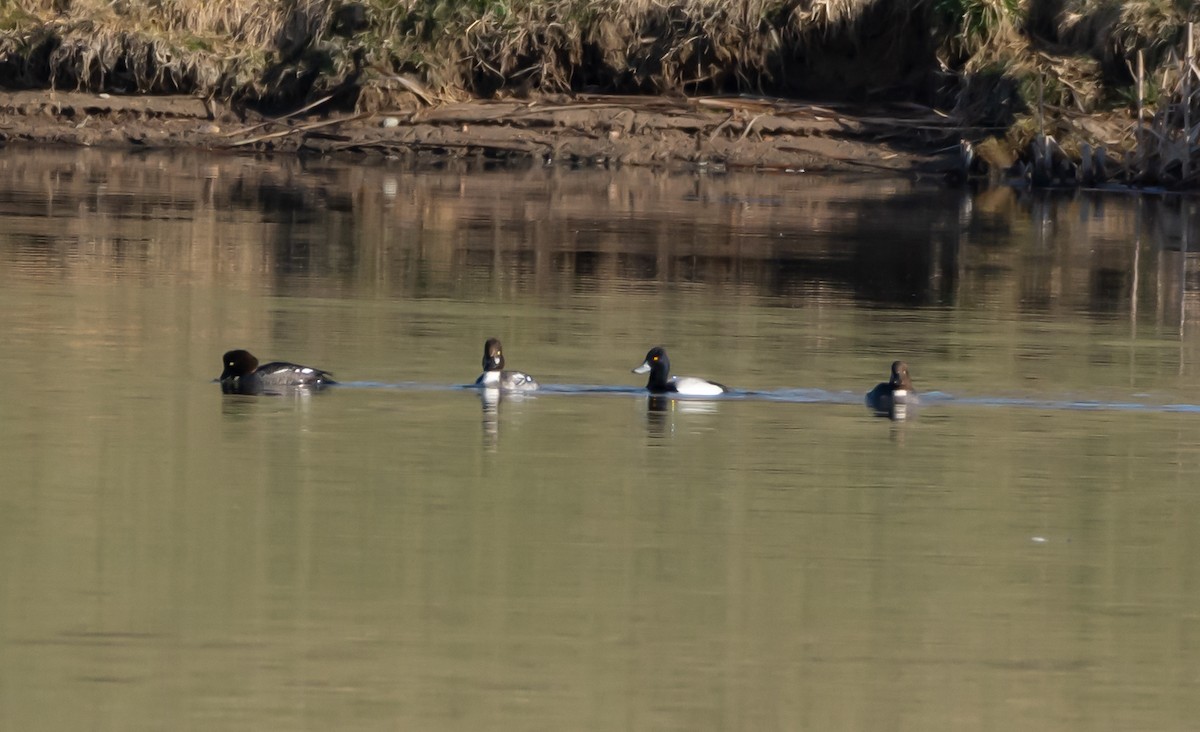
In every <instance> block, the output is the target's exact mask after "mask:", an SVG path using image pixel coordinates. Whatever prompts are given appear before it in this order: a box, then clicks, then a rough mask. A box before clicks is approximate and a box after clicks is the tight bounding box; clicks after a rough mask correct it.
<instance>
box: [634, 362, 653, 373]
mask: <svg viewBox="0 0 1200 732" xmlns="http://www.w3.org/2000/svg"><path fill="white" fill-rule="evenodd" d="M649 371H650V362H649V361H642V365H641V366H638V367H637V368H636V369H633V373H635V374H645V373H648V372H649Z"/></svg>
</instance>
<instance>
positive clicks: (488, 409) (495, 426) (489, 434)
mask: <svg viewBox="0 0 1200 732" xmlns="http://www.w3.org/2000/svg"><path fill="white" fill-rule="evenodd" d="M533 398H534V397H533V395H531V394H523V393H521V392H506V391H502V390H500V389H488V388H481V389H480V390H479V404H480V406H481V407H482V416H481V417H480V423H479V424H480V426H481V427H482V428H483V431H482V434H483V446H484V447H485V448H487V449H489V450H495V449H496V448H497V447H499V444H500V405H501V404H510V405H511V404H519V403H521V402H523V401H525V400H526V399H533Z"/></svg>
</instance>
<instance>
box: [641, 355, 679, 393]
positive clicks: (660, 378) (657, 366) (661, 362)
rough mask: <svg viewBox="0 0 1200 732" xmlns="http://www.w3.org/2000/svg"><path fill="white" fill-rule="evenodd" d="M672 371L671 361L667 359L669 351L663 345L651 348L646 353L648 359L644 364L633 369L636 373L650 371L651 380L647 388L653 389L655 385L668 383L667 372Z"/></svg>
mask: <svg viewBox="0 0 1200 732" xmlns="http://www.w3.org/2000/svg"><path fill="white" fill-rule="evenodd" d="M670 371H671V362H670V361H669V360H667V352H666V350H665V349H664V348H663V347H662V346H655V347H654V348H651V349H650V351H649V353H647V354H646V360H645V361H642V365H641V366H638V367H637V368H636V369H634V370H633V373H635V374H644V373H646V372H649V373H650V382H649V383H648V384H647V388H649V389H651V390H653V389H654V387H655V385H659V386H661V385H663V384H666V383H667V374H668V373H670Z"/></svg>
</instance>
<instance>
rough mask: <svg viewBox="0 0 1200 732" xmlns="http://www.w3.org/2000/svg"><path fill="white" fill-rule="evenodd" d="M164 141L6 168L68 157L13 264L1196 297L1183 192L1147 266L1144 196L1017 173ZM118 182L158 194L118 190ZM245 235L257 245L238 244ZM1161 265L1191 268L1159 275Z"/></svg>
mask: <svg viewBox="0 0 1200 732" xmlns="http://www.w3.org/2000/svg"><path fill="white" fill-rule="evenodd" d="M79 156H82V158H83V160H84V161H86V162H84V163H80V162H79V161H80V157H79ZM14 159H15V158H14ZM163 160H166V161H168V162H164V163H163V164H161V165H160V164H155V165H130V164H129V163H128V160H127V159H126V158H125V157H124V156H123V155H122V154H121V153H117V152H104V151H85V152H80V153H76V152H70V151H64V152H58V153H46V152H42V153H39V154H37V155H35V156H30V157H29V158H28V159H27V160H26V162H24V163H22V164H20V165H14V166H11V167H6V168H4V169H3V170H4V171H5V172H4V175H5V178H4V179H3V180H0V190H3V191H22V190H30V189H31V188H33V187H35V186H36V185H38V184H37V183H36V181H39V180H42V179H43V177H44V175H45V170H46V169H47V168H49V169H52V170H54V171H55V175H54V177H55V180H57V181H59V184H58V186H57V188H56V190H55V195H54V196H53V198H52V200H51V201H50V203H48V205H49V206H50V209H49V211H48V215H45V216H37V217H29V218H17V219H13V222H14V223H13V225H12V226H10V229H9V231H8V233H7V234H6V235H5V236H4V237H0V263H7V264H6V266H5V267H4V269H6V270H7V271H13V272H21V271H25V270H26V268H25V267H24V266H23V263H24V260H22V259H21V258H22V257H30V256H32V257H35V258H37V257H45V256H50V255H53V256H55V257H59V258H62V259H63V260H64V261H65V262H67V264H66V268H67V272H68V275H67V276H69V277H71V278H75V279H79V280H84V281H93V280H96V281H103V280H104V278H107V277H110V276H111V273H112V272H114V271H123V272H128V273H129V274H131V275H136V276H143V275H146V274H150V273H154V272H176V273H178V276H186V277H188V278H189V279H194V280H205V279H211V280H220V281H222V282H225V283H227V284H229V285H232V286H235V287H244V288H247V289H254V288H257V287H260V286H261V283H263V282H269V283H271V286H272V287H273V288H275V289H277V291H279V292H280V293H282V294H311V295H322V296H339V295H340V294H341V293H344V292H346V291H348V290H350V289H356V288H360V287H365V288H367V290H368V291H369V292H371V293H377V294H379V295H382V296H389V297H391V296H401V297H428V296H435V297H451V298H466V299H471V298H474V297H477V296H478V293H479V292H487V293H497V292H498V293H504V297H506V298H518V297H524V296H533V297H538V298H551V299H557V298H569V297H572V296H574V295H575V294H577V293H578V292H581V291H586V292H593V293H595V294H596V295H598V296H615V297H618V298H619V297H621V296H622V294H623V293H628V292H630V291H631V290H638V289H640V288H650V289H653V288H657V287H659V286H661V285H663V284H664V283H672V284H687V285H689V286H695V287H697V288H700V291H703V292H708V293H710V294H711V296H712V297H713V298H716V299H721V298H734V299H736V298H739V297H743V296H748V297H765V298H768V299H770V300H771V301H773V302H779V303H781V304H789V305H796V306H807V305H819V304H822V303H828V302H831V301H842V302H848V301H863V302H869V303H874V304H877V305H883V306H893V305H902V306H923V305H933V306H955V307H960V308H963V307H965V308H971V307H992V306H996V305H997V303H1004V304H1005V306H1006V307H1010V308H1015V309H1020V310H1035V311H1039V312H1055V311H1061V312H1064V313H1072V312H1075V311H1077V310H1079V309H1081V308H1082V309H1086V310H1088V311H1096V310H1098V308H1097V302H1098V301H1101V300H1102V301H1103V303H1104V308H1102V309H1105V310H1108V311H1110V312H1113V313H1124V312H1128V311H1129V310H1130V309H1132V308H1134V307H1136V303H1134V302H1133V300H1132V296H1133V293H1134V290H1135V288H1134V282H1135V281H1137V282H1138V285H1137V288H1136V291H1137V293H1138V297H1139V298H1141V299H1142V300H1143V301H1145V302H1144V303H1143V304H1142V310H1141V311H1142V312H1143V313H1146V312H1157V313H1158V315H1160V316H1162V317H1165V318H1169V317H1171V314H1172V313H1175V312H1178V308H1177V307H1176V306H1172V307H1167V308H1165V309H1164V308H1163V307H1162V303H1165V302H1168V301H1175V302H1178V296H1179V291H1178V288H1177V287H1176V286H1175V284H1174V283H1177V282H1178V281H1179V275H1178V272H1179V267H1180V266H1182V265H1183V263H1184V261H1185V260H1184V259H1183V258H1182V257H1181V256H1180V255H1179V254H1178V250H1180V249H1183V248H1184V247H1186V248H1188V249H1196V248H1197V242H1200V231H1197V232H1192V231H1188V235H1189V236H1190V240H1189V242H1188V243H1185V242H1184V241H1182V240H1181V238H1180V232H1183V231H1185V229H1186V227H1185V224H1184V222H1185V221H1186V218H1185V217H1184V214H1183V212H1182V211H1181V210H1180V209H1179V207H1178V204H1177V203H1173V202H1169V201H1168V202H1157V203H1156V202H1145V203H1144V204H1140V205H1143V206H1144V208H1143V213H1142V215H1141V224H1140V226H1141V229H1142V231H1144V232H1145V236H1146V239H1145V241H1144V242H1143V243H1142V247H1143V252H1142V256H1141V258H1140V260H1139V261H1140V264H1139V266H1140V268H1141V269H1140V270H1139V271H1137V273H1136V274H1135V273H1134V272H1135V265H1134V261H1135V259H1134V257H1135V253H1136V251H1137V248H1136V247H1135V246H1134V245H1133V244H1132V242H1135V241H1137V236H1138V231H1139V229H1138V226H1139V224H1138V216H1137V215H1135V214H1134V211H1135V210H1136V207H1137V206H1138V205H1139V204H1138V203H1137V202H1136V200H1135V199H1120V200H1108V199H1103V198H1100V199H1095V200H1094V201H1093V200H1092V199H1088V198H1078V199H1072V198H1062V199H1054V198H1047V199H1038V200H1022V199H1020V198H1018V197H1017V196H1016V195H1015V194H1014V193H1012V192H1011V191H1008V190H999V191H994V192H991V193H988V194H987V195H981V196H976V197H974V198H973V199H971V200H970V203H969V206H966V205H965V204H964V201H963V199H961V198H960V197H959V195H958V194H951V193H942V194H937V195H932V194H931V192H929V191H927V190H922V189H919V188H915V187H912V186H910V185H907V184H897V183H896V182H895V181H876V180H871V179H835V180H831V181H828V182H825V183H819V182H815V181H812V180H809V179H805V178H802V177H792V176H775V177H770V178H760V177H756V176H737V175H734V176H725V177H718V178H710V177H699V178H697V177H694V176H688V175H665V174H655V173H652V172H650V171H645V170H625V171H619V172H616V173H595V174H580V173H568V172H561V173H550V172H547V171H543V170H540V169H536V170H531V171H527V172H519V171H508V172H494V173H485V172H480V171H470V170H463V171H453V170H450V171H438V172H426V173H401V172H396V171H393V170H388V169H386V168H371V167H354V166H345V167H341V166H333V167H328V168H323V167H320V166H314V165H313V164H311V163H310V164H307V165H303V166H302V165H301V164H300V163H299V162H297V161H293V160H289V159H287V158H283V159H280V160H277V161H273V162H264V163H259V164H238V165H223V164H220V163H214V162H213V159H212V158H208V157H205V156H202V155H183V156H177V157H173V158H169V159H168V158H164V159H163ZM81 168H82V169H86V170H89V171H94V172H93V174H92V175H91V176H83V175H80V174H79V173H78V172H77V171H78V170H79V169H81ZM95 176H102V179H97V178H96V177H95ZM101 182H102V183H103V184H104V190H110V191H147V190H149V191H154V192H155V194H154V195H153V196H111V197H109V196H103V195H102V196H99V197H97V196H96V193H95V192H96V187H97V185H98V184H99V183H101ZM598 189H601V190H604V191H606V194H605V195H606V203H605V204H604V206H603V207H598V206H597V195H598V193H597V191H598ZM347 191H354V192H355V193H353V194H348V193H347ZM397 192H402V193H399V194H397ZM81 201H87V202H88V205H87V206H83V205H81ZM0 205H12V204H5V201H4V199H3V198H0ZM176 209H178V210H181V211H186V212H188V214H187V216H188V220H189V224H188V225H187V226H180V225H179V224H178V222H177V221H176V219H175V218H174V217H172V216H164V212H170V211H173V210H176ZM1101 209H1102V210H1101ZM1097 210H1101V213H1102V214H1103V215H1097V214H1095V213H1094V212H1096V211H1097ZM79 211H84V212H85V214H84V215H80V214H79ZM87 212H91V213H87ZM93 214H94V215H93ZM1042 220H1049V221H1053V222H1054V226H1053V234H1052V235H1051V234H1048V233H1047V231H1046V230H1044V229H1043V228H1042V227H1041V225H1037V226H1035V225H1034V224H1032V223H1031V221H1042ZM228 241H237V242H239V244H238V246H235V247H229V246H222V245H221V244H220V242H228ZM37 242H40V243H37ZM1193 266H1194V265H1193ZM33 271H40V270H36V269H35V270H33ZM1152 271H1153V272H1159V273H1166V272H1169V271H1174V273H1175V274H1171V275H1169V276H1165V277H1158V276H1157V275H1156V277H1157V279H1156V278H1150V279H1146V277H1147V276H1148V273H1150V272H1152ZM1112 272H1121V273H1126V274H1125V276H1122V277H1114V276H1112V274H1111V273H1112ZM55 276H56V277H57V276H58V275H57V274H56V275H55ZM172 276H176V275H172ZM490 296H492V295H491V294H489V297H490Z"/></svg>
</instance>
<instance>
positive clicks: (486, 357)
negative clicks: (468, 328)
mask: <svg viewBox="0 0 1200 732" xmlns="http://www.w3.org/2000/svg"><path fill="white" fill-rule="evenodd" d="M483 370H484V371H485V372H486V371H503V370H504V351H503V350H501V348H500V339H499V338H488V339H487V343H484V344H483Z"/></svg>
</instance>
